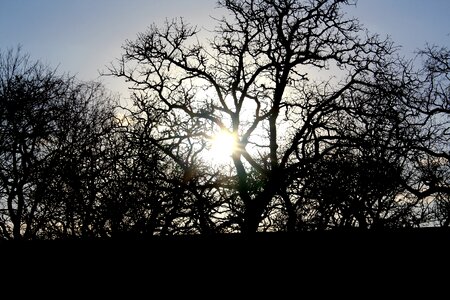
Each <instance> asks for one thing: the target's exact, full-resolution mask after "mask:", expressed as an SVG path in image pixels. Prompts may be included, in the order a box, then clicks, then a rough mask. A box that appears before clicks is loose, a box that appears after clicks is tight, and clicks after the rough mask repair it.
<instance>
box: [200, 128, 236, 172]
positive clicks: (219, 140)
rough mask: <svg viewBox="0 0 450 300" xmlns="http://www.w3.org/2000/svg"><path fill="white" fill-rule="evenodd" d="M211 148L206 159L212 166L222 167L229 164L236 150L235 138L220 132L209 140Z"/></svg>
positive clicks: (222, 131)
mask: <svg viewBox="0 0 450 300" xmlns="http://www.w3.org/2000/svg"><path fill="white" fill-rule="evenodd" d="M210 142H211V147H210V149H209V150H208V151H207V154H206V159H207V160H209V161H210V162H211V163H212V164H215V165H222V164H226V163H229V162H231V155H232V154H233V153H234V152H235V151H236V150H237V143H236V136H235V135H234V134H232V133H230V132H229V131H226V130H221V131H219V132H218V133H216V134H215V135H214V136H212V138H211V141H210Z"/></svg>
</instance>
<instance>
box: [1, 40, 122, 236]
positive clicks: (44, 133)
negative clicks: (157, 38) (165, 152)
mask: <svg viewBox="0 0 450 300" xmlns="http://www.w3.org/2000/svg"><path fill="white" fill-rule="evenodd" d="M111 99H112V98H111V97H110V95H108V94H107V93H106V92H105V90H104V89H103V88H102V87H101V85H99V84H96V83H79V82H77V81H76V80H75V78H73V77H68V76H65V75H58V74H57V73H56V71H55V70H52V69H50V68H48V67H47V66H44V65H43V64H41V63H40V62H33V61H31V60H30V58H29V56H28V55H23V54H22V53H21V52H20V48H19V49H18V50H17V51H14V50H9V51H7V52H0V120H1V126H0V206H1V208H0V209H1V211H0V218H1V220H0V234H1V236H2V237H3V238H7V239H10V238H14V239H33V238H55V237H63V236H68V235H70V233H69V232H71V231H72V232H73V234H75V233H76V232H80V231H83V230H84V231H85V232H86V231H92V230H93V229H95V226H94V225H95V223H96V222H97V219H96V217H97V216H96V215H95V214H96V213H98V209H95V208H96V207H97V205H98V196H99V194H100V193H99V192H100V189H101V188H103V189H104V187H103V186H104V184H103V183H104V182H105V181H107V180H108V170H109V168H110V165H108V164H107V162H109V157H108V156H107V155H106V153H108V152H110V149H111V148H109V147H107V146H108V145H106V144H105V143H104V141H105V139H104V136H105V135H106V134H109V132H110V131H111V124H112V120H113V117H114V114H113V109H112V105H111ZM108 103H109V104H108ZM99 161H101V162H102V164H100V163H99Z"/></svg>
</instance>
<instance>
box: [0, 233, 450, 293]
mask: <svg viewBox="0 0 450 300" xmlns="http://www.w3.org/2000/svg"><path fill="white" fill-rule="evenodd" d="M449 240H450V231H449V230H448V229H441V228H428V229H414V230H391V231H357V230H354V231H329V232H305V233H295V234H285V233H264V234H256V235H254V236H252V237H245V236H241V235H217V236H209V237H205V236H181V237H152V238H150V239H139V238H132V237H123V238H120V239H108V240H65V241H62V240H59V241H19V242H17V241H3V242H0V257H1V258H2V261H1V266H2V275H3V279H5V278H6V279H7V281H4V282H3V283H5V284H10V283H11V282H12V284H19V285H22V286H23V284H24V283H27V284H28V283H29V282H31V283H32V284H34V285H36V284H37V286H39V289H41V290H40V291H41V292H44V294H46V293H47V292H49V291H53V292H55V288H56V287H58V288H59V287H62V288H64V291H65V292H64V295H66V296H67V297H69V295H71V294H72V293H79V295H80V294H81V295H85V293H88V294H89V293H90V292H88V290H89V291H90V290H91V288H92V289H94V290H95V291H96V292H97V295H100V296H102V295H103V296H104V294H102V293H104V292H105V293H107V294H108V295H113V296H114V295H115V293H116V292H115V291H116V290H117V291H119V290H120V291H121V293H123V292H124V290H125V296H124V298H125V299H135V297H131V296H130V294H128V293H134V292H136V293H138V294H141V293H142V292H143V293H149V295H154V293H156V290H158V293H159V294H158V295H160V296H161V295H162V296H164V297H162V296H161V297H150V298H151V299H153V298H154V299H169V298H170V299H172V298H175V299H179V296H176V295H180V293H181V294H182V295H194V296H195V295H197V294H198V293H200V294H202V295H205V294H206V295H207V297H206V298H207V299H224V298H223V297H222V296H223V295H225V294H226V295H228V296H229V297H228V298H231V299H240V298H241V297H237V298H236V297H233V296H232V295H231V296H230V294H233V293H235V292H239V293H240V290H241V289H243V290H246V291H247V292H248V291H250V294H247V295H250V296H251V298H252V299H254V298H255V297H256V294H257V295H259V296H263V298H264V299H266V298H267V297H264V296H267V295H266V294H267V293H268V291H270V292H271V293H272V294H271V298H273V299H290V298H292V297H290V296H289V297H288V295H291V294H292V291H294V292H295V293H299V294H297V296H298V295H300V294H302V293H303V292H305V291H306V290H308V291H309V292H311V291H312V292H313V293H318V295H323V294H322V293H323V292H324V293H326V294H328V295H330V293H331V295H334V294H335V293H336V295H341V296H342V295H343V296H345V295H346V294H347V293H352V294H355V293H356V294H357V295H358V297H357V298H358V299H366V296H367V295H368V294H367V293H369V294H370V295H378V296H380V297H381V298H380V299H385V298H386V297H387V296H386V295H387V294H388V292H389V291H390V290H391V289H392V288H394V289H395V290H396V291H397V292H400V293H403V291H408V292H409V293H411V292H413V294H414V293H415V291H416V289H417V291H426V293H428V291H437V290H439V287H441V288H444V287H445V286H447V285H446V283H445V282H447V280H448V270H449V257H450V251H449V249H450V247H449V245H448V242H449ZM130 286H131V288H130ZM336 286H337V287H338V289H337V290H336V289H335V287H336ZM357 288H359V289H362V291H363V292H364V297H362V298H359V296H360V295H359V290H358V289H357ZM42 289H43V290H42ZM211 290H213V291H214V293H215V294H214V296H211V294H210V291H211ZM274 290H275V294H273V291H274ZM58 293H59V292H58ZM58 293H56V294H57V295H59V294H58ZM98 293H100V294H98ZM161 293H162V294H161ZM224 293H225V294H224ZM254 293H256V294H254ZM278 293H281V294H283V295H284V296H281V294H278ZM89 295H91V294H89ZM122 295H124V294H122ZM221 295H222V296H221ZM91 296H92V295H91ZM116 296H117V295H116ZM241 296H242V295H241ZM259 296H258V297H259ZM83 297H84V296H83ZM183 297H184V296H183ZM119 298H120V297H119ZM122 298H123V297H122ZM147 298H148V297H147ZM256 298H257V297H256ZM294 298H295V299H297V298H298V297H294ZM301 298H302V297H301ZM314 298H315V297H314ZM388 298H389V299H390V297H388ZM305 299H310V297H306V298H305Z"/></svg>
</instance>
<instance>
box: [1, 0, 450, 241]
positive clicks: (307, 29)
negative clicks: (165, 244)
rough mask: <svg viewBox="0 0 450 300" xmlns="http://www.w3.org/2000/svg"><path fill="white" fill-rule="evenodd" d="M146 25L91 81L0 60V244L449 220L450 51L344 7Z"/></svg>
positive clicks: (15, 59)
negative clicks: (111, 83) (395, 33)
mask: <svg viewBox="0 0 450 300" xmlns="http://www.w3.org/2000/svg"><path fill="white" fill-rule="evenodd" d="M218 4H219V6H220V7H221V8H222V9H223V11H224V12H226V15H225V16H224V17H223V18H220V19H217V20H216V24H217V25H216V27H215V30H214V31H213V34H214V36H213V37H212V38H211V39H209V40H207V39H201V38H200V36H199V31H200V30H199V29H198V28H196V27H195V26H192V25H190V24H187V23H186V22H185V20H184V19H175V20H167V21H166V23H165V24H164V25H163V26H156V25H151V26H150V27H149V28H148V29H147V31H145V32H143V33H140V34H138V36H137V38H136V39H135V40H131V41H127V42H126V43H125V45H124V46H123V55H122V57H121V58H119V59H118V60H117V61H116V62H115V63H113V64H112V65H111V66H110V68H109V75H113V76H117V77H120V78H124V79H125V80H126V81H128V82H130V83H131V88H130V89H131V92H132V100H133V103H130V105H128V106H126V107H119V106H117V105H115V104H114V101H115V99H113V97H111V95H109V94H108V93H107V92H106V91H105V90H104V88H103V87H102V86H101V85H99V84H96V83H79V82H77V81H76V80H75V79H74V78H69V77H64V76H59V75H57V74H56V73H55V72H54V71H51V70H49V69H48V68H46V67H43V66H42V65H41V64H39V63H30V62H29V61H28V60H27V57H26V56H21V55H19V54H16V56H14V53H13V52H8V53H6V54H5V55H2V56H0V97H1V104H0V109H1V110H0V116H1V120H2V123H1V128H0V135H1V137H2V139H1V141H2V145H1V148H0V150H1V152H0V159H1V165H0V166H1V167H0V172H1V173H0V174H1V185H0V205H2V207H1V209H2V210H1V212H2V214H1V215H0V217H1V218H2V219H1V222H0V226H1V235H2V237H4V238H60V237H68V236H76V237H105V236H117V235H121V234H134V235H139V236H142V235H144V236H146V235H155V234H157V235H173V234H214V233H230V232H240V233H243V234H252V233H255V232H258V231H288V232H296V231H309V230H328V229H333V228H356V227H358V228H364V229H375V228H403V227H420V226H430V225H431V226H448V225H449V224H450V205H449V203H450V202H449V191H450V186H449V180H448V178H449V177H448V172H449V153H450V152H449V150H450V149H449V146H448V145H449V132H448V128H449V124H448V122H449V118H448V116H449V112H450V109H449V92H450V85H449V79H450V78H449V70H450V68H449V57H450V55H449V53H450V50H449V49H447V48H442V47H438V46H431V45H430V46H429V47H428V48H427V49H424V50H421V51H420V52H419V53H418V55H417V58H416V59H414V60H406V59H403V58H401V57H400V55H399V52H398V48H397V47H396V45H395V44H394V43H393V42H392V41H390V40H388V39H380V37H379V36H378V35H376V34H371V33H369V32H368V31H367V30H365V29H364V28H363V26H362V25H361V24H360V23H359V22H358V20H357V19H354V18H350V17H348V16H347V15H346V14H345V13H344V9H345V6H346V5H352V4H353V3H352V1H347V0H331V1H325V0H308V1H297V0H220V1H219V2H218Z"/></svg>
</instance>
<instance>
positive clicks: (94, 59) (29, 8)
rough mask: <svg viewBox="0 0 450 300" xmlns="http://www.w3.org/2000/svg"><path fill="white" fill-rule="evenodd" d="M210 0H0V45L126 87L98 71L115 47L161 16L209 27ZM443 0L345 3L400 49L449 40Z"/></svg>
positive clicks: (448, 3) (448, 1)
mask: <svg viewBox="0 0 450 300" xmlns="http://www.w3.org/2000/svg"><path fill="white" fill-rule="evenodd" d="M216 6H217V5H216V1H215V0H0V50H2V51H5V50H6V49H8V48H15V47H17V45H19V44H20V45H21V46H22V51H23V52H26V53H29V54H30V55H31V57H32V58H33V59H39V60H41V61H42V62H44V63H45V64H48V65H50V66H52V67H57V68H58V70H59V71H60V72H61V73H64V72H68V73H70V74H75V75H77V77H78V78H79V79H81V80H100V81H103V82H104V83H105V85H106V87H107V88H108V89H110V90H112V91H113V92H119V93H121V94H122V95H124V94H126V93H127V92H126V89H125V83H123V82H122V80H121V79H120V80H119V79H113V78H110V77H108V78H105V77H99V72H101V71H102V70H106V66H107V65H109V64H110V63H111V62H112V61H114V60H115V59H116V58H118V57H119V56H120V54H121V51H122V50H121V46H122V45H123V44H124V42H125V41H126V40H127V39H129V40H133V39H135V37H136V35H137V34H138V33H139V32H143V31H145V30H146V28H147V27H148V26H149V25H151V24H153V23H155V24H162V23H163V22H164V20H165V19H166V18H169V19H171V18H174V17H180V16H182V17H184V18H185V19H186V20H187V21H188V22H189V23H191V24H195V25H198V26H199V27H200V28H202V27H203V28H207V29H213V27H214V22H213V20H212V19H211V16H215V17H220V16H221V13H220V12H219V11H218V10H216V9H215V8H216ZM449 12H450V0H358V3H357V5H356V7H350V8H348V9H347V13H348V14H349V15H350V16H355V17H357V18H358V19H359V20H360V22H361V23H363V24H364V25H365V27H366V28H367V29H369V31H370V32H372V33H378V34H380V35H381V36H382V37H384V36H386V35H389V36H390V37H391V38H392V40H393V41H394V42H396V44H397V45H401V46H402V51H403V52H404V53H405V55H407V56H408V55H412V54H413V53H414V51H416V50H417V49H418V48H423V47H424V46H425V44H426V43H427V42H428V43H430V44H437V45H444V46H447V47H450V18H449V17H448V14H449Z"/></svg>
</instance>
